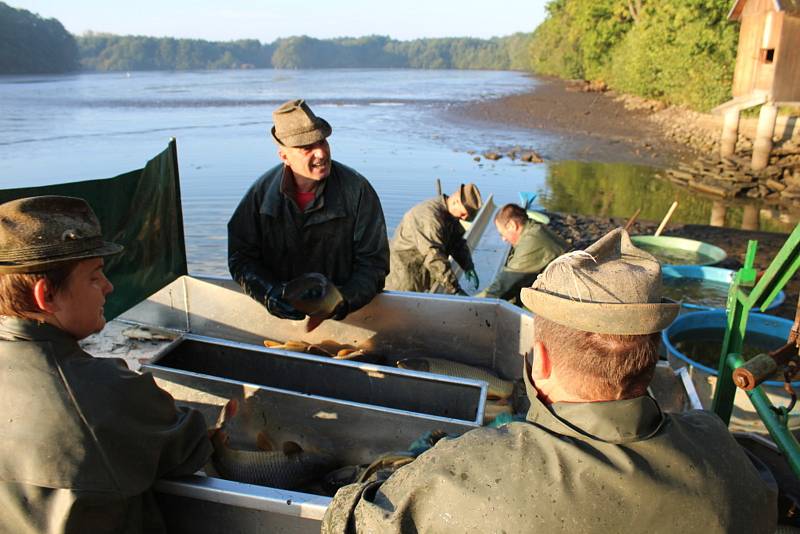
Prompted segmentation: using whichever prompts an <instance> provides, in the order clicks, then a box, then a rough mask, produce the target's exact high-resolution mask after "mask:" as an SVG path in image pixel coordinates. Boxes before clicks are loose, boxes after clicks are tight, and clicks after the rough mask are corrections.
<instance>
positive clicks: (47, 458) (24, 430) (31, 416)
mask: <svg viewBox="0 0 800 534" xmlns="http://www.w3.org/2000/svg"><path fill="white" fill-rule="evenodd" d="M121 251H122V247H121V246H119V245H117V244H115V243H110V242H108V241H105V240H104V239H103V236H102V234H101V231H100V223H99V222H98V220H97V217H96V216H95V214H94V212H93V211H92V209H91V208H90V207H89V205H88V204H87V203H86V202H85V201H84V200H82V199H79V198H71V197H63V196H40V197H31V198H23V199H19V200H14V201H11V202H6V203H4V204H2V205H0V412H2V413H3V421H4V424H3V429H2V432H0V502H2V503H3V506H2V507H0V532H14V533H34V532H47V533H48V534H66V533H75V534H78V533H84V532H92V533H109V534H111V533H139V532H148V533H149V532H165V530H166V529H165V525H164V523H163V521H162V519H161V514H160V512H159V510H158V507H157V506H156V503H155V499H154V496H153V494H152V492H151V487H152V485H153V484H154V483H155V481H156V480H157V479H159V478H161V477H163V476H168V475H186V474H191V473H193V472H194V471H196V470H197V469H199V468H200V467H202V466H203V465H204V464H205V462H206V461H207V459H208V458H209V456H210V454H211V443H210V441H209V440H208V437H207V434H206V424H205V421H204V419H203V416H202V415H201V414H200V413H199V412H197V411H195V410H188V409H183V408H182V409H177V408H176V407H175V403H174V401H173V399H172V397H171V396H170V395H169V394H168V393H167V392H165V391H163V390H162V389H160V388H159V387H158V386H156V384H155V382H154V381H153V377H152V376H151V375H150V374H144V375H141V374H138V373H135V372H133V371H131V370H129V369H128V368H127V366H126V364H125V362H124V360H121V359H116V358H113V359H112V358H94V357H92V356H91V355H89V354H87V353H86V352H84V351H83V350H82V349H81V348H80V346H79V345H78V341H79V340H81V339H83V338H85V337H86V336H89V335H90V334H93V333H96V332H99V331H100V330H102V329H103V327H104V325H105V318H104V317H103V305H104V304H105V301H106V297H107V296H108V295H109V294H110V293H111V292H112V290H113V286H112V284H111V282H109V280H108V279H107V278H106V276H105V274H104V273H103V265H104V258H106V257H109V256H113V255H115V254H118V253H119V252H121Z"/></svg>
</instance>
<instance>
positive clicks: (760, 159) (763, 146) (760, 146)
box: [750, 102, 778, 171]
mask: <svg viewBox="0 0 800 534" xmlns="http://www.w3.org/2000/svg"><path fill="white" fill-rule="evenodd" d="M777 118H778V106H776V105H775V103H774V102H767V103H766V104H764V105H763V106H761V112H760V113H759V114H758V128H757V129H756V138H755V140H754V141H753V159H752V160H751V162H750V167H752V169H753V170H754V171H758V170H761V169H763V168H765V167H766V166H767V165H768V164H769V153H770V152H771V151H772V136H773V135H774V134H775V121H776V120H777Z"/></svg>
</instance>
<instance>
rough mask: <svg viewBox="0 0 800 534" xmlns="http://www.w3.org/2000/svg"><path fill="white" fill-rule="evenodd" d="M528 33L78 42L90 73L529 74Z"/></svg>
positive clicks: (96, 37)
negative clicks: (388, 71)
mask: <svg viewBox="0 0 800 534" xmlns="http://www.w3.org/2000/svg"><path fill="white" fill-rule="evenodd" d="M530 37H531V35H530V34H525V33H516V34H514V35H510V36H508V37H495V38H492V39H471V38H466V37H464V38H447V39H417V40H414V41H396V40H393V39H390V38H389V37H386V36H381V35H369V36H366V37H358V38H351V37H342V38H337V39H315V38H313V37H308V36H305V35H304V36H300V37H288V38H285V39H278V40H277V41H275V42H274V43H272V44H265V45H262V44H261V43H259V42H258V41H252V40H251V41H234V42H228V43H219V42H209V41H202V40H190V39H172V38H166V37H165V38H156V37H142V36H130V35H127V36H118V35H108V34H92V33H90V34H87V35H84V36H82V37H79V38H78V44H79V47H80V57H81V65H82V66H83V67H84V68H85V69H89V70H100V71H107V70H160V69H168V70H185V69H219V68H241V67H246V66H253V67H260V68H269V67H274V68H281V69H312V68H419V69H498V70H508V69H513V70H528V69H529V68H530V59H529V55H528V48H529V43H530Z"/></svg>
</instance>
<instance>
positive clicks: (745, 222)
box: [742, 204, 761, 230]
mask: <svg viewBox="0 0 800 534" xmlns="http://www.w3.org/2000/svg"><path fill="white" fill-rule="evenodd" d="M760 212H761V207H760V206H758V205H757V204H745V206H744V212H743V213H742V230H758V229H759V227H760V226H759V215H760Z"/></svg>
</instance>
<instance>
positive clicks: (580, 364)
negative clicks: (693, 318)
mask: <svg viewBox="0 0 800 534" xmlns="http://www.w3.org/2000/svg"><path fill="white" fill-rule="evenodd" d="M522 300H523V302H524V303H525V305H526V306H528V307H529V308H531V309H532V310H533V311H534V312H535V313H537V315H536V317H535V318H534V335H533V340H534V343H533V361H532V362H528V358H527V357H526V358H524V364H523V369H524V370H523V378H524V381H525V385H526V388H527V393H528V398H529V400H530V409H529V410H528V412H527V415H526V418H525V421H520V422H512V423H509V424H507V425H505V426H502V427H500V428H481V429H477V430H473V431H470V432H467V433H466V434H464V435H463V436H461V437H459V438H455V439H443V440H441V441H439V442H438V443H437V444H436V445H435V446H434V447H433V448H431V449H430V450H428V451H427V452H425V453H423V454H421V455H420V456H419V457H418V458H417V459H416V460H414V461H413V462H412V463H410V464H409V465H406V466H404V467H401V468H400V469H399V470H397V471H396V472H395V473H393V474H392V475H391V476H390V477H389V478H388V479H386V480H377V481H370V482H367V483H363V484H352V485H350V486H345V487H344V488H342V489H340V490H339V491H338V493H337V494H336V496H335V497H334V499H333V502H332V503H331V505H330V506H329V507H328V510H327V511H326V514H325V517H324V519H323V526H322V532H323V534H334V533H336V534H338V533H357V532H364V533H366V532H381V533H400V532H402V533H414V532H448V533H450V532H547V533H552V532H564V533H566V532H570V533H571V532H580V533H583V534H587V533H588V534H606V533H610V532H625V533H642V534H644V533H648V534H649V533H655V532H659V533H661V532H663V533H671V532H686V533H688V532H698V533H700V532H702V533H704V534H706V533H715V534H722V533H729V532H743V533H744V532H747V533H763V534H768V533H773V532H775V527H776V518H777V506H776V494H775V490H774V487H770V486H768V485H767V484H766V483H765V482H763V481H762V479H761V478H760V477H759V474H758V472H757V471H756V469H755V468H754V466H753V465H752V463H751V462H750V460H749V459H748V457H747V456H745V453H744V452H743V450H742V449H741V447H740V446H739V445H738V444H737V443H736V441H735V440H734V439H733V437H732V436H731V435H730V433H729V432H728V429H727V428H726V427H725V425H724V424H723V423H722V421H720V420H719V418H718V417H717V416H716V415H714V414H712V413H709V412H704V411H699V410H696V411H690V412H683V413H665V412H663V411H662V410H661V408H660V407H659V405H658V403H657V402H656V401H655V400H654V399H653V398H652V397H650V396H649V395H648V394H647V387H648V384H649V383H650V381H651V379H652V377H653V373H654V370H655V366H656V362H657V361H658V344H659V331H660V330H661V329H662V328H664V327H666V326H667V325H668V324H670V322H671V321H672V320H673V319H674V318H675V316H676V314H677V312H678V307H679V306H678V304H676V303H674V302H667V301H664V300H663V299H662V298H661V269H660V266H659V263H658V262H657V261H656V260H655V258H653V257H652V256H651V255H650V254H648V253H646V252H644V251H642V250H639V249H637V248H636V247H635V246H633V244H632V243H631V241H630V239H629V237H628V234H627V233H626V232H625V231H624V230H622V229H617V230H614V231H612V232H611V233H609V234H607V235H606V236H604V237H603V238H601V239H600V240H599V241H598V242H596V243H595V244H594V245H592V246H591V247H589V248H587V249H586V250H585V251H577V252H571V253H568V254H566V255H562V256H560V257H559V258H556V259H555V260H554V261H553V262H552V263H551V264H550V265H549V266H548V268H547V269H546V270H545V271H544V272H543V273H542V274H541V275H540V276H539V278H538V279H537V280H536V281H535V282H534V284H533V286H532V287H531V288H526V289H523V291H522ZM521 363H522V362H521Z"/></svg>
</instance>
